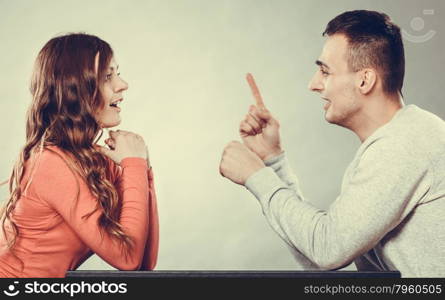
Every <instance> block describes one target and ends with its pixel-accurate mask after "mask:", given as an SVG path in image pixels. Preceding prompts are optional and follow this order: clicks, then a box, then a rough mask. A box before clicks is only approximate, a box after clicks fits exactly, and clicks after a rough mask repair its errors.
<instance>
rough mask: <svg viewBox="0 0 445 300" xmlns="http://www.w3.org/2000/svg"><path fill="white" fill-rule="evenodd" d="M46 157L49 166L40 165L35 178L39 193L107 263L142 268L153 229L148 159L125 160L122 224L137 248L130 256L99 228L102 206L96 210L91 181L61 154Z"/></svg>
mask: <svg viewBox="0 0 445 300" xmlns="http://www.w3.org/2000/svg"><path fill="white" fill-rule="evenodd" d="M42 159H43V160H44V163H43V164H42V166H43V165H44V166H45V167H44V168H39V170H38V172H36V174H35V178H34V183H35V190H36V193H37V196H38V197H39V198H40V199H42V200H44V201H46V202H47V203H48V204H49V205H50V206H51V207H53V209H54V210H55V211H56V212H57V213H58V214H59V215H60V216H61V217H62V218H63V219H64V220H65V222H66V223H67V224H68V225H69V226H70V227H71V229H72V230H73V231H74V232H75V233H76V234H77V235H78V236H79V238H80V239H81V240H82V241H83V242H84V243H85V244H86V246H87V247H89V248H90V249H91V250H92V251H93V252H95V253H96V254H97V255H98V256H100V257H101V258H102V259H103V260H105V261H106V262H107V263H109V264H110V265H112V266H113V267H115V268H117V269H120V270H136V269H138V268H139V267H140V265H141V261H142V259H143V256H144V249H145V245H146V242H147V235H148V232H149V230H148V226H149V220H148V217H149V201H147V199H148V198H149V185H148V176H147V163H146V160H145V159H142V158H126V159H124V160H122V163H121V167H122V174H121V179H120V182H119V192H120V193H121V195H122V208H121V215H120V224H121V226H122V229H123V231H124V232H125V233H126V234H127V235H128V236H129V237H131V239H132V240H133V251H132V252H131V253H130V255H128V256H126V255H125V251H124V249H123V247H122V246H121V244H120V243H119V241H117V240H116V239H115V238H112V237H111V236H110V235H109V234H107V233H106V232H105V231H103V230H101V229H100V228H99V226H98V219H99V217H100V215H101V213H102V210H101V209H97V210H96V205H97V198H96V197H95V196H94V195H92V194H91V192H90V191H89V189H88V186H87V184H86V183H85V182H84V181H83V180H82V179H81V178H80V176H79V175H77V174H76V173H74V172H73V171H72V170H71V169H70V168H69V167H68V165H67V163H66V162H65V161H64V159H63V158H62V156H61V155H58V154H55V153H45V155H44V157H42ZM95 210H96V211H95ZM93 211H94V213H92V214H91V215H90V216H89V217H86V215H88V214H89V213H91V212H93Z"/></svg>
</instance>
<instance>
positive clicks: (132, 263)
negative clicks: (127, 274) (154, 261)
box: [114, 257, 142, 271]
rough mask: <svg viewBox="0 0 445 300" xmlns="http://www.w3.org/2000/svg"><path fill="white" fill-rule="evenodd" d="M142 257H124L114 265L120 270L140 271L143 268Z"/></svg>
mask: <svg viewBox="0 0 445 300" xmlns="http://www.w3.org/2000/svg"><path fill="white" fill-rule="evenodd" d="M141 264H142V257H135V258H128V259H125V258H124V259H122V260H120V261H119V262H117V263H116V264H115V265H114V267H115V268H117V269H118V270H120V271H138V270H140V268H141Z"/></svg>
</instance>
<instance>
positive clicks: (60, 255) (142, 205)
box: [0, 146, 159, 277]
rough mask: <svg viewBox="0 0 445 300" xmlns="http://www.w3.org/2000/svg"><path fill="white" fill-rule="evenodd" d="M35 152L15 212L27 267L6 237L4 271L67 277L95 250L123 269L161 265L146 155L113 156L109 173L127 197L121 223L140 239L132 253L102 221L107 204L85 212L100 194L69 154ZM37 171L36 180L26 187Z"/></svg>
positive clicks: (0, 259)
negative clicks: (68, 158)
mask: <svg viewBox="0 0 445 300" xmlns="http://www.w3.org/2000/svg"><path fill="white" fill-rule="evenodd" d="M35 157H38V159H34V158H31V159H29V160H28V161H27V162H26V163H25V173H24V176H23V179H22V181H21V186H22V195H21V197H20V199H19V200H18V202H17V206H16V208H15V210H14V212H13V220H14V221H15V223H16V224H17V226H18V227H19V236H18V238H17V241H16V246H15V247H14V253H15V255H17V257H18V258H20V260H21V261H22V262H23V263H24V265H23V269H22V268H21V266H22V265H21V263H20V261H19V260H17V258H15V257H14V255H12V253H11V252H10V251H9V250H7V249H6V247H4V246H5V239H4V237H2V238H1V240H0V246H1V248H0V249H1V250H0V277H64V276H65V273H66V271H68V270H75V269H77V268H78V267H79V266H80V265H81V264H82V263H83V262H84V261H85V260H86V259H87V258H89V257H90V256H91V255H92V254H93V253H96V254H97V255H98V256H100V257H101V258H102V259H103V260H105V261H106V262H107V263H109V264H110V265H111V266H113V267H115V268H117V269H120V270H151V269H153V268H154V267H155V265H156V261H157V254H158V246H159V222H158V213H157V205H156V195H155V191H154V184H153V174H152V171H151V169H148V167H147V162H146V160H145V159H142V158H125V159H123V160H122V162H121V164H120V166H118V165H116V164H115V163H114V162H113V161H111V160H109V170H108V171H109V172H108V174H107V176H108V178H109V180H110V182H111V183H114V185H115V187H116V190H117V192H118V194H119V197H120V201H121V202H122V209H121V216H120V224H121V225H122V228H123V230H124V232H125V233H126V234H127V235H128V236H130V237H131V238H132V240H133V242H134V244H133V250H132V252H131V254H130V255H129V256H128V257H127V259H126V258H125V252H124V249H123V248H122V247H121V245H120V243H119V242H118V241H117V240H116V239H114V238H112V237H111V236H110V235H109V234H107V233H106V232H102V231H101V230H100V228H99V227H98V224H97V221H98V218H99V217H100V215H101V212H102V210H101V209H99V210H97V211H95V212H94V213H93V214H92V215H91V216H90V217H88V218H85V217H84V218H82V216H84V215H86V214H88V213H90V212H92V211H94V210H95V209H96V205H97V199H96V197H94V196H93V195H92V194H91V192H90V191H89V188H88V186H87V184H86V182H85V181H84V180H82V179H81V178H80V176H79V175H78V174H75V173H74V172H73V171H71V169H70V168H69V166H68V165H67V163H66V155H65V154H64V153H63V152H62V151H61V150H60V149H59V148H57V147H55V146H49V147H46V148H45V150H44V151H43V152H42V154H41V155H40V156H39V155H38V154H36V155H35ZM34 162H35V167H34V170H32V169H33V167H32V164H33V163H34ZM31 172H32V173H33V176H32V181H31V183H30V184H29V186H28V188H27V189H26V191H24V188H25V186H26V184H27V182H28V179H29V178H30V175H31ZM23 191H24V192H23ZM7 232H11V231H10V230H7Z"/></svg>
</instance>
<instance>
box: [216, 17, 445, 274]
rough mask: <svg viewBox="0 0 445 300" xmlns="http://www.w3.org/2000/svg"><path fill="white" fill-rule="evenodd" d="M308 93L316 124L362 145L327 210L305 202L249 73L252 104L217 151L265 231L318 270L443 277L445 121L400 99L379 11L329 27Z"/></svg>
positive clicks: (391, 27) (394, 29)
mask: <svg viewBox="0 0 445 300" xmlns="http://www.w3.org/2000/svg"><path fill="white" fill-rule="evenodd" d="M323 35H325V36H327V40H326V43H325V45H324V48H323V51H322V53H321V56H320V58H319V59H318V60H317V61H316V64H317V65H318V67H319V69H318V70H317V72H316V73H315V75H314V77H313V78H312V80H311V82H310V85H309V88H310V90H312V91H315V92H318V93H320V95H321V97H322V98H323V99H324V100H325V101H326V103H325V105H324V110H325V111H326V113H325V118H326V120H327V121H328V122H330V123H333V124H337V125H340V126H343V127H345V128H348V129H350V130H352V131H353V132H354V133H356V134H357V136H358V137H359V139H360V141H361V142H362V144H361V146H360V147H359V149H358V151H357V154H356V156H355V158H354V159H353V161H352V162H351V164H350V165H349V167H348V169H347V170H346V173H345V175H344V178H343V183H342V188H341V193H340V195H339V196H338V197H337V199H336V200H335V201H334V202H333V203H332V204H331V206H330V207H329V209H328V210H327V211H322V210H319V209H317V208H315V207H314V206H313V205H311V204H310V203H308V202H307V201H305V200H304V199H303V197H302V194H301V192H300V190H299V188H298V184H297V180H296V177H295V176H294V175H293V173H292V171H291V170H290V167H289V164H288V162H287V160H286V157H285V153H284V152H283V151H282V149H281V146H280V135H279V123H278V121H277V120H276V119H275V118H274V117H273V116H272V114H271V113H270V112H269V111H268V110H267V109H266V108H265V106H264V103H263V101H262V99H261V96H260V94H259V92H258V89H257V88H256V86H255V84H254V81H253V78H252V77H251V76H250V75H248V81H249V83H250V84H251V87H252V90H253V93H254V96H255V98H256V106H251V107H250V110H249V113H248V115H247V116H246V118H245V119H244V120H243V121H242V122H241V124H240V134H241V138H242V140H243V144H241V143H239V142H231V143H230V144H229V145H228V146H227V147H226V148H225V150H224V153H223V156H222V160H221V165H220V172H221V174H222V175H223V176H225V177H227V178H228V179H230V180H232V181H233V182H235V183H237V184H242V185H245V186H246V188H247V189H248V190H249V191H250V192H252V193H253V194H254V195H255V196H256V198H257V199H258V200H259V202H260V204H261V206H262V209H263V213H264V215H265V216H266V218H267V220H268V222H269V223H270V225H271V226H272V228H273V229H274V230H275V231H276V232H277V233H278V234H279V235H280V236H281V238H282V239H283V240H284V241H285V242H286V243H287V244H288V245H289V246H291V248H292V249H293V250H294V251H295V253H297V254H298V255H299V257H300V258H301V257H305V258H307V259H309V260H310V261H311V262H312V263H313V264H314V265H315V266H317V267H320V268H322V269H338V268H341V267H344V266H346V265H348V264H349V263H350V262H352V261H355V263H356V266H357V268H358V270H374V271H375V270H399V271H400V272H401V274H402V276H404V277H414V276H422V277H433V276H438V277H443V276H445V246H444V245H445V226H444V225H445V122H444V121H443V120H441V119H440V118H438V117H437V116H435V115H433V114H431V113H429V112H426V111H424V110H422V109H420V108H418V107H417V106H414V105H407V106H405V105H404V103H403V99H402V85H403V77H404V50H403V43H402V38H401V34H400V28H399V27H398V26H397V25H395V24H394V23H392V22H391V21H390V19H389V18H388V16H387V15H385V14H382V13H378V12H372V11H363V10H361V11H350V12H346V13H343V14H341V15H339V16H337V17H336V18H334V19H333V20H331V21H330V22H329V24H328V25H327V27H326V30H325V32H324V33H323Z"/></svg>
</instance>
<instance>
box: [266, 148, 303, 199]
mask: <svg viewBox="0 0 445 300" xmlns="http://www.w3.org/2000/svg"><path fill="white" fill-rule="evenodd" d="M264 164H265V165H266V166H267V167H270V168H272V170H274V172H275V173H276V174H277V175H278V177H279V178H280V179H281V180H282V181H283V182H284V183H286V185H287V186H288V187H290V188H291V189H292V190H294V191H295V192H296V193H297V194H299V195H302V192H301V189H300V186H299V184H298V179H297V176H296V175H295V174H294V172H293V171H292V169H291V167H290V164H289V161H288V160H287V157H286V154H285V152H283V153H281V154H280V155H277V156H275V157H272V158H270V159H268V160H266V161H264Z"/></svg>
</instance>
